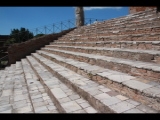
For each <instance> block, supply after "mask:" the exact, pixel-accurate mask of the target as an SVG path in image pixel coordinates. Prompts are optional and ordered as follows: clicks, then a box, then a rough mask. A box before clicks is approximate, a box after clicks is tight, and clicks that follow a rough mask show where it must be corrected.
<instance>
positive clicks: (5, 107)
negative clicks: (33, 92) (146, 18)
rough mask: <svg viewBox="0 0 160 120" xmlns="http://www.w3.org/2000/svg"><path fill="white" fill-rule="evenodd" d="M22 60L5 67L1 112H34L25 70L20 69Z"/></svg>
mask: <svg viewBox="0 0 160 120" xmlns="http://www.w3.org/2000/svg"><path fill="white" fill-rule="evenodd" d="M20 64H21V63H20V62H16V64H12V65H11V66H10V67H8V68H7V69H5V70H6V71H7V74H6V75H5V77H4V82H3V83H2V84H3V90H2V91H3V92H2V95H1V97H0V99H1V102H0V103H1V106H0V112H1V113H33V112H34V111H33V107H32V104H31V101H30V98H29V94H28V90H27V85H26V83H25V79H24V74H23V71H22V70H21V69H20Z"/></svg>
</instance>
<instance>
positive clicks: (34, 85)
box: [21, 59, 58, 113]
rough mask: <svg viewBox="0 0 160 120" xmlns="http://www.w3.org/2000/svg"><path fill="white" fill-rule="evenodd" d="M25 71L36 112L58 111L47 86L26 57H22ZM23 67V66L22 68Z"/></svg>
mask: <svg viewBox="0 0 160 120" xmlns="http://www.w3.org/2000/svg"><path fill="white" fill-rule="evenodd" d="M21 62H22V66H23V71H24V75H25V79H26V83H27V87H28V90H29V95H30V99H31V101H32V106H33V109H34V112H35V113H58V110H57V108H56V107H55V104H54V103H53V101H52V100H51V98H50V97H49V96H48V94H47V92H46V90H45V87H44V86H43V85H42V84H41V82H40V81H39V78H38V77H37V76H36V74H35V73H34V71H33V70H32V68H31V66H30V64H29V63H28V61H27V60H26V59H22V60H21ZM21 69H22V68H21Z"/></svg>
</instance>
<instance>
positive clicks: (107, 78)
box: [37, 51, 160, 109]
mask: <svg viewBox="0 0 160 120" xmlns="http://www.w3.org/2000/svg"><path fill="white" fill-rule="evenodd" d="M37 53H38V54H40V55H42V56H44V57H46V58H48V59H51V60H52V61H54V62H56V63H58V64H60V65H63V66H65V67H67V68H69V69H71V70H73V71H74V72H77V73H78V74H80V75H83V76H84V77H86V78H88V79H92V80H95V81H97V82H98V83H100V84H106V85H107V86H108V87H109V88H111V89H114V90H116V91H119V92H121V93H122V94H125V95H127V96H129V97H131V98H133V99H135V100H138V101H141V102H143V103H144V104H152V103H153V101H154V105H153V106H154V107H157V106H158V107H159V105H160V104H159V100H160V99H159V91H160V90H159V89H160V88H159V85H160V84H159V83H158V82H153V81H149V80H146V79H144V78H141V77H133V76H130V75H128V74H125V73H121V72H117V71H113V70H110V69H106V68H102V67H99V66H96V65H90V64H87V63H85V62H79V61H76V60H73V59H69V58H68V57H61V56H59V55H55V54H53V53H52V54H51V53H49V52H44V51H37ZM130 91H131V93H130ZM139 98H143V99H139ZM144 99H145V101H143V100H144ZM159 108H160V107H159ZM159 108H156V109H159Z"/></svg>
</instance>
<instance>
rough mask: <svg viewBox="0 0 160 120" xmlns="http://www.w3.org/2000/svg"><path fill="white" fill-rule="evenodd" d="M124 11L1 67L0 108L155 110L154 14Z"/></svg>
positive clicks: (158, 105) (159, 22)
mask: <svg viewBox="0 0 160 120" xmlns="http://www.w3.org/2000/svg"><path fill="white" fill-rule="evenodd" d="M142 9H143V10H142ZM130 13H131V14H129V15H127V16H122V17H119V18H114V19H111V20H106V21H103V22H97V23H94V24H91V25H89V26H79V27H78V28H76V29H74V30H72V31H70V32H69V33H67V34H66V35H63V36H61V37H58V38H57V39H56V40H52V42H50V44H49V45H45V47H42V48H41V49H40V50H36V52H34V53H31V55H28V56H26V57H25V58H23V59H21V60H19V61H16V63H14V64H11V65H10V66H9V67H6V68H5V70H1V71H0V112H1V113H160V52H159V51H160V13H157V12H156V8H154V7H153V8H152V9H148V8H142V7H141V9H140V7H139V8H138V7H136V8H135V7H134V8H133V7H131V8H130ZM28 47H29V46H28Z"/></svg>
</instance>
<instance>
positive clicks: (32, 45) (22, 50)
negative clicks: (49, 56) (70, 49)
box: [7, 28, 74, 65]
mask: <svg viewBox="0 0 160 120" xmlns="http://www.w3.org/2000/svg"><path fill="white" fill-rule="evenodd" d="M73 29H74V28H73ZM73 29H69V30H65V31H62V32H60V33H56V34H50V35H45V36H42V37H39V38H33V39H31V40H28V41H26V42H22V43H16V44H13V45H11V46H10V47H9V48H8V50H7V51H8V57H9V63H8V65H10V64H15V63H16V61H18V60H21V59H22V58H25V57H26V56H27V55H30V54H31V53H33V52H35V51H36V50H38V49H40V48H41V47H44V46H45V45H47V44H49V43H50V42H52V41H54V40H57V39H58V37H61V36H62V35H65V34H66V33H68V32H69V31H71V30H73Z"/></svg>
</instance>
